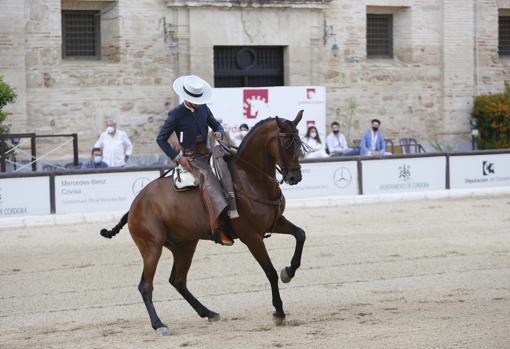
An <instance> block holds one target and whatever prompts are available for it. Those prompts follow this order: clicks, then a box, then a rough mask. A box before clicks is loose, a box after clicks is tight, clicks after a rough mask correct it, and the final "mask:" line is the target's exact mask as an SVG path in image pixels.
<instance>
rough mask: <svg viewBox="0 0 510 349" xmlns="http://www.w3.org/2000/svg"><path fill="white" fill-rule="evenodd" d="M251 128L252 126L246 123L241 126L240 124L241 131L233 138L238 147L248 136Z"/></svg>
mask: <svg viewBox="0 0 510 349" xmlns="http://www.w3.org/2000/svg"><path fill="white" fill-rule="evenodd" d="M249 130H250V128H249V127H248V125H246V124H241V126H239V132H238V133H237V134H236V135H235V136H234V139H233V141H234V144H235V146H236V147H239V146H240V145H241V142H242V141H243V139H244V137H246V135H247V134H248V131H249Z"/></svg>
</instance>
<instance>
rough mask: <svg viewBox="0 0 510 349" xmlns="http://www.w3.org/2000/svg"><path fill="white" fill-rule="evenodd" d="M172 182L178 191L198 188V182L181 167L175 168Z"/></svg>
mask: <svg viewBox="0 0 510 349" xmlns="http://www.w3.org/2000/svg"><path fill="white" fill-rule="evenodd" d="M179 179H180V181H179ZM173 181H174V185H175V188H177V189H179V190H180V189H187V188H190V189H191V188H194V187H197V186H198V181H197V180H196V179H195V177H194V176H193V174H192V173H191V172H189V171H186V170H185V169H184V167H182V166H181V165H179V166H178V167H177V168H176V170H175V173H174V175H173Z"/></svg>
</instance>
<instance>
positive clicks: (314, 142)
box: [303, 126, 328, 159]
mask: <svg viewBox="0 0 510 349" xmlns="http://www.w3.org/2000/svg"><path fill="white" fill-rule="evenodd" d="M303 142H304V143H305V144H306V145H308V147H310V151H309V152H307V153H306V156H305V158H307V159H320V158H327V157H328V154H327V153H326V151H325V150H324V145H323V144H322V143H321V138H320V137H319V132H317V128H316V127H315V126H310V127H308V130H307V131H306V135H305V137H304V138H303Z"/></svg>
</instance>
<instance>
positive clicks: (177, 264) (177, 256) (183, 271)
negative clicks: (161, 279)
mask: <svg viewBox="0 0 510 349" xmlns="http://www.w3.org/2000/svg"><path fill="white" fill-rule="evenodd" d="M197 243H198V240H195V241H187V242H181V243H179V244H177V245H173V246H172V247H170V250H171V251H172V254H173V255H174V265H173V267H172V273H171V274H170V280H169V281H170V284H172V286H174V287H175V289H176V290H177V292H179V293H180V294H181V296H182V297H183V298H184V299H185V300H186V301H187V302H188V303H189V304H190V305H191V306H192V307H193V309H195V311H196V312H197V313H198V315H199V316H200V317H207V318H208V319H209V321H216V320H219V319H220V315H219V314H218V313H215V312H214V311H211V310H209V309H207V308H206V307H205V306H204V305H203V304H202V303H200V302H199V301H198V299H196V298H195V296H193V294H191V292H190V291H189V290H188V288H187V286H186V282H187V278H188V271H189V268H190V267H191V261H192V260H193V254H194V253H195V248H196V246H197Z"/></svg>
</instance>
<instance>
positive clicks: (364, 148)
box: [360, 130, 386, 156]
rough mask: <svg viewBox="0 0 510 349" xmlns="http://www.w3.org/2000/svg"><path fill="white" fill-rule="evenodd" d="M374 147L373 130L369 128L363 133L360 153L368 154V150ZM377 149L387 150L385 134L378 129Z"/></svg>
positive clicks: (380, 150) (378, 150)
mask: <svg viewBox="0 0 510 349" xmlns="http://www.w3.org/2000/svg"><path fill="white" fill-rule="evenodd" d="M371 149H372V130H368V131H367V132H365V133H364V134H363V137H362V138H361V145H360V155H361V156H363V155H368V152H369V151H371ZM375 151H377V152H384V151H386V143H385V142H384V136H383V134H382V133H381V131H377V134H376V140H375Z"/></svg>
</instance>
